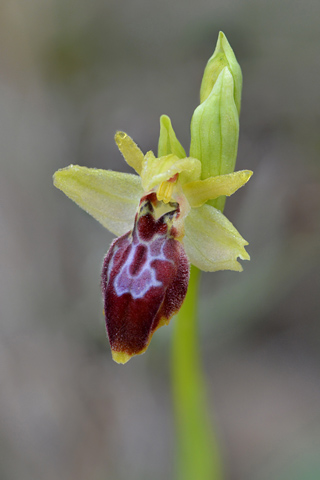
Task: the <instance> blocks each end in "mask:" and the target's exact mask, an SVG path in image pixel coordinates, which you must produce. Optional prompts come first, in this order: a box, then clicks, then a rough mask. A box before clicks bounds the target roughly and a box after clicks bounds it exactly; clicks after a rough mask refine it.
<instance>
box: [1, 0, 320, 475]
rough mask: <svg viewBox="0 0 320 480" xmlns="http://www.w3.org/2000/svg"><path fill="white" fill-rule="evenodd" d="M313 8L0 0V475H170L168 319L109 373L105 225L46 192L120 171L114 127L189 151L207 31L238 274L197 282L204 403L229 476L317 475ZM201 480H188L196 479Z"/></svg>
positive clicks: (318, 98) (152, 144) (249, 0)
mask: <svg viewBox="0 0 320 480" xmlns="http://www.w3.org/2000/svg"><path fill="white" fill-rule="evenodd" d="M319 18H320V3H319V2H317V1H316V0H314V1H313V0H305V1H304V2H301V1H299V0H282V1H281V2H279V1H278V0H268V1H267V0H263V1H254V0H239V1H234V0H233V1H232V0H214V1H211V0H197V1H194V2H192V1H189V0H163V1H162V2H155V1H152V0H151V1H150V0H122V1H117V0H91V1H85V0H45V1H43V0H28V1H24V0H4V1H2V2H1V5H0V168H1V172H0V269H1V270H0V274H1V277H0V278H1V280H0V281H1V288H0V478H1V480H20V479H23V480H29V479H30V480H40V479H41V480H56V479H57V478H61V479H66V480H87V479H90V480H102V479H105V480H124V479H130V480H136V479H137V480H148V479H150V478H152V479H154V480H161V479H165V478H172V475H173V463H174V427H173V417H172V405H171V390H170V343H171V337H172V329H173V328H174V320H173V321H172V322H171V324H170V326H169V327H167V328H163V329H161V330H160V331H159V332H157V334H156V336H155V337H154V338H153V340H152V343H151V348H149V350H148V352H147V353H146V354H145V355H143V356H141V357H137V358H135V359H133V360H132V361H131V362H129V364H128V365H126V366H125V367H122V366H118V365H116V364H115V363H113V362H112V360H111V355H110V350H109V346H108V342H107V340H106V338H105V328H104V319H103V314H102V300H101V295H100V286H99V283H100V279H99V275H100V268H101V263H102V258H103V256H104V254H105V252H106V251H107V249H108V246H109V244H110V242H111V241H112V235H111V234H109V232H107V231H106V230H104V229H103V228H102V227H101V226H100V225H99V224H98V223H97V222H95V221H94V220H93V219H92V218H90V217H89V216H88V215H87V214H85V213H84V212H82V211H81V210H80V209H79V208H78V207H76V205H75V204H72V202H70V201H69V200H68V199H67V198H66V197H64V195H63V194H62V193H61V192H59V191H58V190H55V189H54V187H53V185H52V174H53V172H54V171H55V170H57V169H58V168H61V167H64V166H66V165H68V164H70V163H73V164H80V165H86V166H89V167H90V166H91V167H99V168H111V169H117V170H122V171H129V170H126V169H127V167H126V165H125V163H124V161H123V159H122V157H121V155H120V154H119V153H118V151H117V149H116V147H115V145H114V142H113V135H114V133H115V131H116V130H117V129H121V130H124V131H126V132H128V133H129V134H130V135H131V136H132V137H133V138H134V139H135V141H136V142H138V144H139V145H140V147H141V148H142V150H143V151H147V150H149V149H153V150H156V146H157V139H158V133H159V116H160V115H161V114H163V113H166V114H168V115H169V116H170V117H171V119H172V122H173V125H174V128H175V130H176V133H177V136H178V138H179V139H180V141H181V142H182V143H183V144H184V145H185V148H188V144H189V140H190V139H189V124H190V119H191V115H192V112H193V110H194V108H195V107H196V106H197V104H198V92H199V87H200V82H201V77H202V73H203V69H204V66H205V64H206V61H207V59H208V58H209V56H210V55H211V54H212V52H213V49H214V46H215V42H216V39H217V36H218V32H219V30H223V31H224V32H225V34H226V35H227V37H228V39H229V41H230V43H231V45H232V46H233V48H234V50H235V53H236V55H237V58H238V60H239V62H240V64H241V66H242V70H243V75H244V89H243V103H242V113H241V137H240V144H239V155H238V163H237V167H238V168H239V169H244V168H247V169H252V170H254V172H255V173H254V177H253V178H252V180H251V181H250V182H249V184H248V185H247V186H246V187H245V188H244V189H242V190H241V191H240V192H239V193H238V194H237V196H236V197H231V198H230V199H229V200H228V201H227V206H226V210H225V213H226V215H227V216H228V217H229V218H230V219H231V221H232V222H233V223H234V224H235V226H236V227H237V228H238V229H239V231H240V232H241V233H242V234H243V236H244V237H245V238H246V239H248V241H249V242H250V246H249V253H250V254H251V258H252V260H251V262H246V263H245V265H244V272H243V273H241V274H238V273H234V272H218V273H215V274H205V275H203V278H202V289H201V307H200V315H199V325H200V335H201V351H202V356H203V361H204V364H205V373H206V378H207V380H208V399H209V406H210V412H211V415H212V421H213V422H214V423H215V425H216V429H217V431H218V436H219V440H220V445H221V450H222V454H223V458H224V463H225V469H226V478H227V479H228V480H273V479H276V480H289V479H290V480H302V479H303V480H319V478H320V456H319V451H320V380H319V379H320V354H319V353H320V349H319V347H320V335H319V334H320V299H319V298H320V277H319V267H320V235H319V231H320V228H319V225H320V218H319V216H320V215H319V212H320V208H319V207H320V162H319V153H320V133H319V131H320V114H319V112H320V89H319V80H320V56H319V43H320V29H319ZM199 480H201V479H199Z"/></svg>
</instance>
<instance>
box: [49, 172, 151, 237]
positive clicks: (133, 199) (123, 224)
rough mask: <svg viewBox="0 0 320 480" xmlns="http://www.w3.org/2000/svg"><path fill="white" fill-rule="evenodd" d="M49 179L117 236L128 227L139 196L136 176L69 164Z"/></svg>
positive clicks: (139, 184)
mask: <svg viewBox="0 0 320 480" xmlns="http://www.w3.org/2000/svg"><path fill="white" fill-rule="evenodd" d="M53 179H54V180H53V181H54V185H55V186H56V187H57V188H59V189H60V190H62V191H63V192H64V193H65V194H66V195H67V196H68V197H69V198H71V200H73V201H74V202H76V203H77V204H78V205H79V207H81V208H83V210H85V211H86V212H88V213H89V214H90V215H92V216H93V217H94V218H95V219H96V220H98V222H100V223H101V224H102V225H103V226H104V227H105V228H107V229H108V230H110V232H112V233H114V234H115V235H117V236H119V235H123V234H124V233H126V232H128V231H129V230H131V229H132V226H133V222H134V217H135V213H136V209H137V207H138V205H139V199H140V198H141V197H142V195H143V189H142V186H141V180H140V177H138V176H137V175H131V174H129V173H120V172H113V171H111V170H99V169H96V168H86V167H79V166H78V165H70V166H69V167H66V168H63V169H61V170H58V171H57V172H56V173H55V174H54V177H53Z"/></svg>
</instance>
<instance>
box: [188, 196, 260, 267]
mask: <svg viewBox="0 0 320 480" xmlns="http://www.w3.org/2000/svg"><path fill="white" fill-rule="evenodd" d="M183 244H184V247H185V250H186V254H187V255H188V257H189V260H190V262H191V263H192V264H193V265H195V266H196V267H198V268H200V269H201V270H204V271H205V272H215V271H217V270H235V271H238V272H241V271H242V266H241V265H240V263H239V262H238V261H237V258H238V257H239V258H241V259H242V260H250V257H249V255H248V253H247V252H246V250H245V248H244V246H245V245H248V242H246V240H244V238H242V237H241V235H240V233H239V232H238V231H237V230H236V229H235V228H234V226H233V225H232V223H231V222H229V220H228V219H227V218H226V217H225V216H224V215H223V214H222V213H221V212H220V211H219V210H217V209H216V208H214V207H211V206H210V205H202V207H199V208H192V209H191V211H190V213H189V215H188V216H187V218H186V219H185V237H184V239H183Z"/></svg>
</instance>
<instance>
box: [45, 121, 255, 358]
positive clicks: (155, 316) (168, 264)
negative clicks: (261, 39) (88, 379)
mask: <svg viewBox="0 0 320 480" xmlns="http://www.w3.org/2000/svg"><path fill="white" fill-rule="evenodd" d="M161 122H162V123H161V125H162V127H163V128H166V130H167V133H168V137H170V136H171V145H174V148H173V150H174V153H170V154H169V155H164V156H161V157H159V158H156V157H155V155H154V154H153V153H152V152H147V153H146V155H143V153H142V152H141V150H140V149H139V148H138V146H137V145H136V144H135V143H134V141H133V140H132V139H131V138H130V137H129V136H128V135H127V134H125V133H123V132H118V133H117V134H116V135H115V141H116V143H117V145H118V147H119V149H120V151H121V153H122V154H123V156H124V158H125V160H126V161H127V163H128V164H129V165H130V166H131V167H133V168H134V169H135V170H136V172H137V174H138V175H133V174H127V173H121V172H113V171H110V170H99V169H89V168H86V167H79V166H76V165H70V166H69V167H67V168H64V169H61V170H59V171H57V172H56V173H55V175H54V184H55V186H56V187H57V188H59V189H60V190H62V191H63V192H64V193H65V194H66V195H67V196H68V197H69V198H71V199H72V200H74V201H75V202H76V203H77V204H78V205H79V206H80V207H81V208H83V209H84V210H86V211H87V212H88V213H89V214H91V215H92V216H93V217H94V218H96V219H97V220H98V221H99V222H100V223H101V224H102V225H103V226H104V227H106V228H107V229H108V230H110V231H111V232H112V233H114V234H115V235H117V236H120V238H118V239H117V240H115V241H114V242H113V244H112V245H111V247H110V250H109V252H108V254H107V256H106V258H105V261H104V266H103V272H102V291H103V296H104V308H105V316H106V324H107V331H108V335H109V340H110V344H111V349H112V355H113V358H114V360H115V361H117V362H118V363H125V362H127V361H128V360H129V359H130V358H131V357H132V356H133V355H136V354H139V353H143V352H144V351H145V350H146V348H147V347H148V344H149V342H150V340H151V337H152V335H153V333H154V331H155V330H156V329H157V328H159V327H160V326H162V325H164V324H168V323H169V320H170V318H171V317H172V315H173V314H174V313H176V312H177V311H178V310H179V308H180V306H181V305H182V302H183V299H184V296H185V294H186V291H187V285H188V275H189V273H188V272H189V262H191V263H192V264H194V265H195V266H197V267H198V268H200V269H201V270H204V271H216V270H226V269H228V270H236V271H241V270H242V267H241V265H240V263H239V262H238V261H237V258H238V257H239V258H241V259H243V260H249V255H248V253H247V252H246V250H245V248H244V247H245V245H247V242H246V241H245V240H244V239H243V238H242V237H241V235H240V234H239V233H238V231H237V230H236V229H235V228H234V226H233V225H232V224H231V223H230V222H229V220H227V218H226V217H225V216H224V215H223V214H222V213H221V211H220V210H218V209H216V208H214V207H213V206H211V205H208V204H207V203H206V202H207V201H208V200H212V199H216V198H218V197H220V196H223V195H231V194H233V193H234V192H235V191H236V190H237V189H238V188H240V187H241V186H242V185H244V184H245V183H246V182H247V181H248V180H249V178H250V176H251V174H252V172H250V171H249V170H243V171H239V172H234V173H229V174H225V175H216V176H213V177H209V178H206V179H204V180H201V162H200V160H198V159H196V158H192V157H186V155H185V152H184V150H183V148H182V146H181V145H180V144H179V142H178V141H177V139H176V137H175V135H174V132H173V129H172V126H171V122H170V120H169V118H168V117H162V119H161ZM173 137H174V141H173V140H172V138H173ZM162 138H163V137H162ZM187 259H188V260H189V262H188V260H187Z"/></svg>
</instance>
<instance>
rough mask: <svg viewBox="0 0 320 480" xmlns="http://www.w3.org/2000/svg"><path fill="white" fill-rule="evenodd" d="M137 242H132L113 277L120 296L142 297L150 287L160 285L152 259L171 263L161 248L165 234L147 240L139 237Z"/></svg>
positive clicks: (136, 233) (163, 244)
mask: <svg viewBox="0 0 320 480" xmlns="http://www.w3.org/2000/svg"><path fill="white" fill-rule="evenodd" d="M134 235H137V237H138V242H136V241H134V242H132V243H131V244H130V245H129V246H128V248H129V249H130V252H129V254H128V257H127V259H126V261H125V262H124V263H123V265H122V266H121V269H120V271H119V273H118V274H117V275H116V277H115V281H114V288H115V291H116V294H117V295H118V296H119V297H120V296H121V295H124V294H125V293H130V294H131V295H132V297H133V298H134V299H136V298H142V297H144V295H145V294H146V293H147V292H148V291H149V290H150V288H152V287H162V285H163V284H162V282H159V281H158V280H157V277H156V270H155V269H154V268H153V266H152V262H153V261H154V260H161V261H163V262H169V263H173V262H172V260H169V259H168V258H166V256H165V254H164V251H163V248H164V246H165V243H166V241H167V235H166V234H165V235H159V234H158V235H154V237H153V238H152V239H151V240H149V241H148V242H146V241H143V240H141V239H140V238H139V234H138V232H137V231H136V232H135V233H134Z"/></svg>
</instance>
